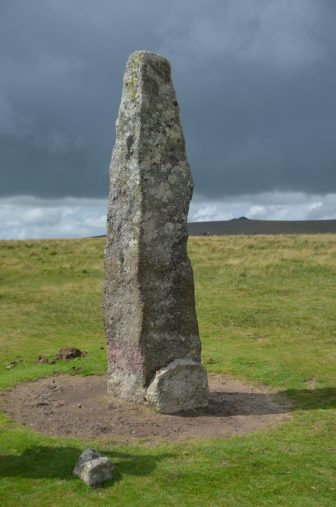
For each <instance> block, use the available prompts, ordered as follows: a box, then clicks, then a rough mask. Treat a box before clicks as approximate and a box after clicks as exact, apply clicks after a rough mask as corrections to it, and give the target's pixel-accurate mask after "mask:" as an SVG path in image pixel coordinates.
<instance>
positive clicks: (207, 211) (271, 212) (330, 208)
mask: <svg viewBox="0 0 336 507" xmlns="http://www.w3.org/2000/svg"><path fill="white" fill-rule="evenodd" d="M240 216H245V217H247V218H251V219H256V220H327V219H336V194H327V195H314V194H305V193H303V192H265V193H260V194H254V195H239V196H235V197H223V198H221V199H217V200H209V199H208V198H205V197H202V196H201V195H195V196H194V199H193V201H192V203H191V206H190V212H189V220H190V221H191V222H203V221H204V222H206V221H213V220H230V219H232V218H238V217H240Z"/></svg>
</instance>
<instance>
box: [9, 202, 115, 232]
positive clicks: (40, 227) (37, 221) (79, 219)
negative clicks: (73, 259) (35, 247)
mask: <svg viewBox="0 0 336 507" xmlns="http://www.w3.org/2000/svg"><path fill="white" fill-rule="evenodd" d="M106 208H107V201H106V199H86V198H72V197H66V198H63V199H40V198H38V197H32V196H14V197H3V198H0V238H1V239H30V238H31V239H32V238H36V239H38V238H76V237H86V236H96V235H100V234H105V223H106Z"/></svg>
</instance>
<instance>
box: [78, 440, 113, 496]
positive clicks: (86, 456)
mask: <svg viewBox="0 0 336 507" xmlns="http://www.w3.org/2000/svg"><path fill="white" fill-rule="evenodd" d="M115 468H116V467H115V465H114V464H113V463H112V461H111V460H110V459H109V458H107V457H106V456H103V454H101V453H100V452H98V451H96V450H95V449H86V451H84V452H83V453H82V454H81V455H80V456H79V459H78V461H77V463H76V466H75V468H74V471H73V473H74V475H76V476H77V477H79V478H80V479H82V481H83V482H85V484H88V485H89V486H92V487H93V486H98V485H99V484H102V483H103V482H106V481H110V480H111V479H113V477H114V473H115Z"/></svg>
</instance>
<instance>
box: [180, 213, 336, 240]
mask: <svg viewBox="0 0 336 507" xmlns="http://www.w3.org/2000/svg"><path fill="white" fill-rule="evenodd" d="M188 232H189V235H190V236H207V235H209V236H222V235H226V234H228V235H231V234H246V235H252V234H323V233H336V220H293V221H292V220H290V221H289V220H249V219H248V218H245V217H240V218H234V219H233V220H223V221H218V222H217V221H216V222H192V223H189V224H188Z"/></svg>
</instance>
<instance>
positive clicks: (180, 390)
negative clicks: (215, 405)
mask: <svg viewBox="0 0 336 507" xmlns="http://www.w3.org/2000/svg"><path fill="white" fill-rule="evenodd" d="M208 396H209V389H208V376H207V372H206V369H205V368H204V367H203V366H202V365H201V364H200V363H196V362H195V361H192V360H191V359H175V361H173V362H172V363H170V364H169V365H168V366H166V367H165V368H162V369H161V370H158V371H157V372H156V374H155V378H154V380H153V381H152V383H151V384H150V386H149V387H148V389H147V393H146V400H147V402H148V404H149V405H151V406H152V407H154V408H155V409H156V410H157V411H158V412H161V413H162V414H174V413H176V412H181V411H185V410H193V409H196V408H201V407H206V406H207V405H208Z"/></svg>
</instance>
